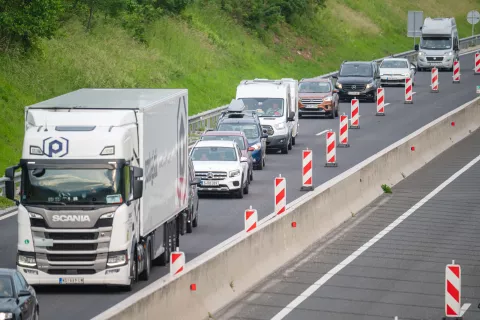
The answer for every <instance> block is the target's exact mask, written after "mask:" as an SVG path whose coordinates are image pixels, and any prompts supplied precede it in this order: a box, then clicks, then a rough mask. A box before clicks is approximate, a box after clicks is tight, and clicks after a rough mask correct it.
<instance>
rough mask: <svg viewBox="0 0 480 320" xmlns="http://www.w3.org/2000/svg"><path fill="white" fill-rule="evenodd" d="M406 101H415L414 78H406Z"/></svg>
mask: <svg viewBox="0 0 480 320" xmlns="http://www.w3.org/2000/svg"><path fill="white" fill-rule="evenodd" d="M405 103H413V86H412V78H409V77H408V78H405Z"/></svg>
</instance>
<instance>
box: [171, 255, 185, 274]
mask: <svg viewBox="0 0 480 320" xmlns="http://www.w3.org/2000/svg"><path fill="white" fill-rule="evenodd" d="M184 268H185V253H184V252H181V251H178V248H177V250H176V251H172V252H171V253H170V275H171V276H176V275H178V274H180V273H182V272H183V270H184Z"/></svg>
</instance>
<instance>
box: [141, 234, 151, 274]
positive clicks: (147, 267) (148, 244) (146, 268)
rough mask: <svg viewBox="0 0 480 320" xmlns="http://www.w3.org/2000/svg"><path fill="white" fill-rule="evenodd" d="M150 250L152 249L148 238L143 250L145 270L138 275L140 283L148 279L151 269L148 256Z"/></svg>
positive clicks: (149, 256) (149, 255)
mask: <svg viewBox="0 0 480 320" xmlns="http://www.w3.org/2000/svg"><path fill="white" fill-rule="evenodd" d="M151 248H152V245H151V242H150V237H149V238H148V240H147V247H146V248H144V250H145V255H144V257H145V270H144V271H143V272H142V273H141V274H140V280H142V281H148V279H149V278H150V270H151V268H152V260H151V258H152V255H151V254H150V252H151Z"/></svg>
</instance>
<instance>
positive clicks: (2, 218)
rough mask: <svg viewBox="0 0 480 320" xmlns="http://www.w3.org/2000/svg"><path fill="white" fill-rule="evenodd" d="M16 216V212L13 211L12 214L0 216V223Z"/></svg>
mask: <svg viewBox="0 0 480 320" xmlns="http://www.w3.org/2000/svg"><path fill="white" fill-rule="evenodd" d="M16 214H17V210H15V211H14V212H11V213H8V214H4V215H3V216H0V221H2V220H5V219H7V218H10V217H13V216H14V215H16Z"/></svg>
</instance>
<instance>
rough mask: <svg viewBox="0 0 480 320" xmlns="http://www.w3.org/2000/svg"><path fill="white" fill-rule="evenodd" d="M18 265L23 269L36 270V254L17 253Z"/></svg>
mask: <svg viewBox="0 0 480 320" xmlns="http://www.w3.org/2000/svg"><path fill="white" fill-rule="evenodd" d="M17 264H18V265H19V266H22V267H28V268H34V267H36V266H37V259H36V258H35V252H23V251H19V252H18V253H17Z"/></svg>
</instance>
